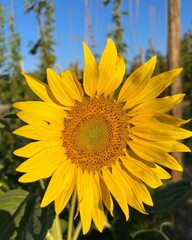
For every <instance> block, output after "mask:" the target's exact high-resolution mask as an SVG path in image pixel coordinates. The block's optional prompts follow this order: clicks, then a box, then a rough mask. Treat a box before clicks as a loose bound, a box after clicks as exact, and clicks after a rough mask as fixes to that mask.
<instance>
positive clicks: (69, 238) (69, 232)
mask: <svg viewBox="0 0 192 240" xmlns="http://www.w3.org/2000/svg"><path fill="white" fill-rule="evenodd" d="M75 203H76V191H75V192H74V193H73V196H72V199H71V206H70V211H69V220H68V230H67V240H72V232H73V219H74V212H75Z"/></svg>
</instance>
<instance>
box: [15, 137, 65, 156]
mask: <svg viewBox="0 0 192 240" xmlns="http://www.w3.org/2000/svg"><path fill="white" fill-rule="evenodd" d="M53 146H62V140H61V139H59V140H47V141H38V142H31V143H29V144H27V145H25V146H24V147H21V148H19V149H17V150H15V151H14V152H13V153H14V154H15V155H16V156H20V157H25V158H30V157H32V156H33V155H35V154H37V153H38V152H40V151H42V150H43V149H45V148H49V147H53Z"/></svg>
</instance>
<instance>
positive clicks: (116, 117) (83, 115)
mask: <svg viewBox="0 0 192 240" xmlns="http://www.w3.org/2000/svg"><path fill="white" fill-rule="evenodd" d="M128 127H129V124H128V119H127V116H126V113H125V111H124V109H123V108H122V107H121V106H120V105H118V104H117V103H115V101H114V100H113V99H112V98H105V97H100V98H86V99H85V100H84V101H83V102H81V103H80V102H77V103H76V105H75V106H74V107H72V108H71V110H70V111H69V112H68V118H67V119H65V120H64V130H63V131H62V133H63V135H62V139H63V146H64V147H65V148H66V155H67V157H68V158H69V159H71V161H72V163H74V164H76V165H77V166H78V167H81V168H82V170H83V171H84V170H88V171H100V170H101V169H102V168H103V167H105V166H108V167H109V166H111V164H113V163H115V161H116V160H117V159H118V157H119V156H121V155H122V154H123V149H124V148H125V147H126V141H127V139H128Z"/></svg>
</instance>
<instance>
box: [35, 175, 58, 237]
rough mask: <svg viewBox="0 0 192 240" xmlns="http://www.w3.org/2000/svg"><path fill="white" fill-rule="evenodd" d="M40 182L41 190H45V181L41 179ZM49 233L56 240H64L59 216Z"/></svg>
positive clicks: (56, 217)
mask: <svg viewBox="0 0 192 240" xmlns="http://www.w3.org/2000/svg"><path fill="white" fill-rule="evenodd" d="M39 182H40V185H41V188H42V189H43V190H45V183H44V181H43V179H40V180H39ZM49 233H50V234H51V236H52V237H53V239H54V240H63V237H62V231H61V225H60V220H59V216H57V215H56V216H55V219H54V221H53V225H52V227H51V229H50V231H49ZM50 234H49V235H50ZM51 236H49V238H50V239H52V238H51Z"/></svg>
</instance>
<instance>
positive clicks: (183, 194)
mask: <svg viewBox="0 0 192 240" xmlns="http://www.w3.org/2000/svg"><path fill="white" fill-rule="evenodd" d="M191 196H192V185H191V182H190V181H189V180H182V181H179V182H176V183H172V184H170V185H168V186H167V187H164V188H161V189H160V190H159V191H157V192H156V193H155V194H154V196H153V197H152V198H153V202H154V206H153V207H149V206H146V210H147V212H148V213H149V214H152V213H170V212H174V211H175V210H176V209H177V208H178V207H179V206H180V205H181V204H182V203H184V202H185V201H186V200H187V199H188V198H189V197H191Z"/></svg>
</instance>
